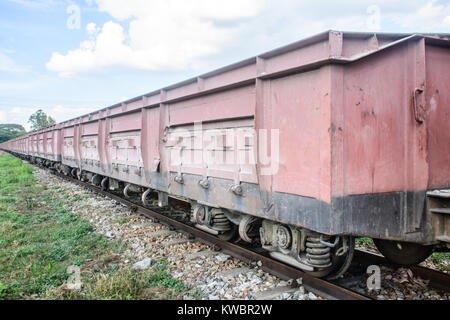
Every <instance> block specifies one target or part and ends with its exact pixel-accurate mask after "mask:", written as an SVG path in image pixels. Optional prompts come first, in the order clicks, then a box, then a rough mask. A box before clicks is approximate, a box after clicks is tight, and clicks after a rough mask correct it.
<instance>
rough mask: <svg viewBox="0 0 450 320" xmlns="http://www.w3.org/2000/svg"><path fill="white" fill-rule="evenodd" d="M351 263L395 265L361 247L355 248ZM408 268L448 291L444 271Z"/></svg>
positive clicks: (430, 284)
mask: <svg viewBox="0 0 450 320" xmlns="http://www.w3.org/2000/svg"><path fill="white" fill-rule="evenodd" d="M353 259H354V260H353V263H354V264H359V265H361V266H363V267H367V266H369V265H384V266H388V267H395V266H394V265H392V264H390V263H389V262H388V261H386V259H385V258H384V257H383V256H382V255H380V254H377V253H374V252H370V251H367V250H363V249H357V250H356V251H355V255H354V257H353ZM409 269H410V270H411V271H412V272H413V273H414V275H416V276H419V277H421V278H422V279H424V280H428V281H429V286H431V287H433V288H435V289H438V290H443V291H446V292H448V291H450V275H449V274H447V273H444V272H439V271H436V270H433V269H430V268H426V267H423V266H411V267H409Z"/></svg>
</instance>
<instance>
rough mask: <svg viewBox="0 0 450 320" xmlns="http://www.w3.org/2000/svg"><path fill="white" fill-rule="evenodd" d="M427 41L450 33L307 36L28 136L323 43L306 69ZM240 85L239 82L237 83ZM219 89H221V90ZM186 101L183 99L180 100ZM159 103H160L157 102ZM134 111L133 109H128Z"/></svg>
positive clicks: (444, 41)
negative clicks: (417, 41) (347, 47)
mask: <svg viewBox="0 0 450 320" xmlns="http://www.w3.org/2000/svg"><path fill="white" fill-rule="evenodd" d="M422 38H424V39H425V41H426V43H427V44H430V45H435V46H443V47H450V33H385V32H347V31H335V30H328V31H325V32H322V33H319V34H316V35H313V36H311V37H307V38H305V39H302V40H300V41H297V42H294V43H291V44H289V45H286V46H282V47H280V48H277V49H274V50H271V51H268V52H266V53H263V54H261V55H258V56H256V57H252V58H248V59H245V60H242V61H240V62H237V63H234V64H231V65H228V66H226V67H222V68H219V69H217V70H214V71H211V72H208V73H205V74H202V75H200V76H197V77H194V78H191V79H188V80H185V81H182V82H179V83H176V84H173V85H170V86H167V87H164V88H162V89H159V90H155V91H152V92H149V93H146V94H143V95H140V96H137V97H135V98H132V99H129V100H126V101H122V102H120V103H117V104H114V105H111V106H108V107H105V108H102V109H99V110H97V111H94V112H91V113H87V114H84V115H80V116H78V117H75V118H73V119H70V120H66V121H63V122H61V123H58V124H56V125H52V126H49V127H47V128H43V129H40V130H36V131H32V132H29V133H28V134H27V135H26V136H28V135H30V134H31V135H36V134H41V133H44V132H46V131H49V130H53V129H61V128H64V127H66V126H71V125H73V124H79V123H85V122H89V121H95V120H97V119H91V118H92V117H93V116H94V115H98V114H101V113H103V114H106V116H109V115H110V114H108V112H109V111H110V110H111V109H113V108H119V107H121V106H127V105H128V104H131V103H135V102H139V101H143V100H145V99H147V100H154V101H153V103H152V104H155V105H156V104H159V103H163V102H166V101H164V100H165V99H162V98H161V96H162V95H164V94H165V93H166V92H169V91H171V90H175V89H179V88H182V87H184V86H188V85H192V84H195V83H198V82H199V81H204V80H205V79H210V78H213V77H215V76H220V75H223V74H225V73H228V72H232V71H234V70H237V69H240V68H245V67H248V66H252V65H253V66H254V67H255V69H256V70H258V64H259V63H264V62H263V61H265V60H270V59H274V58H283V57H282V56H283V55H287V54H289V53H292V52H293V51H299V52H301V51H306V50H307V49H306V48H307V47H310V48H311V47H312V46H316V45H318V44H320V43H323V45H321V46H320V47H318V48H316V49H313V50H311V52H307V53H306V55H310V56H311V55H312V57H311V58H310V59H308V58H307V59H306V60H305V61H304V66H306V67H308V66H310V67H311V68H314V67H318V66H321V65H324V64H328V63H341V64H345V63H350V62H353V61H357V60H360V59H363V58H365V57H367V56H370V55H373V54H375V53H378V52H380V51H383V50H386V49H388V48H390V47H393V46H396V45H398V44H400V43H404V42H405V41H410V40H417V39H422ZM355 41H359V42H362V43H365V45H363V46H362V47H361V46H358V45H356V47H355V48H352V49H347V50H346V49H344V43H347V42H348V43H351V42H355ZM348 45H349V46H355V45H354V44H348ZM289 67H291V69H296V70H299V69H300V68H301V67H302V65H296V66H289ZM287 69H289V68H287V67H286V66H283V68H281V69H280V70H275V71H276V72H275V71H274V72H272V74H274V75H277V74H282V73H283V72H286V71H288V70H287ZM269 76H270V74H269V75H268V74H266V72H262V73H257V72H256V73H255V74H253V75H251V76H244V77H243V80H244V81H243V82H245V81H252V80H254V79H256V78H258V77H262V78H264V77H269ZM236 82H238V81H236ZM230 85H233V83H227V85H225V86H224V87H227V86H230ZM216 89H220V88H219V87H218V88H216ZM157 96H160V97H159V99H150V98H152V97H157ZM179 98H183V97H179ZM156 100H158V101H156ZM149 105H151V104H149V103H145V102H143V107H146V106H149ZM128 111H132V110H128ZM24 137H25V136H23V137H19V138H16V139H13V140H10V142H11V141H16V140H19V139H21V138H24Z"/></svg>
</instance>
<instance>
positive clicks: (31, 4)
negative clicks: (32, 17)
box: [8, 0, 60, 9]
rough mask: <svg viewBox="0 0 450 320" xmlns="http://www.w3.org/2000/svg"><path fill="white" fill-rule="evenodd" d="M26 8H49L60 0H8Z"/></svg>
mask: <svg viewBox="0 0 450 320" xmlns="http://www.w3.org/2000/svg"><path fill="white" fill-rule="evenodd" d="M8 1H9V2H13V3H16V4H18V5H21V6H23V7H26V8H31V9H34V8H40V9H43V8H49V7H50V6H52V5H54V4H56V3H58V2H60V1H58V0H8Z"/></svg>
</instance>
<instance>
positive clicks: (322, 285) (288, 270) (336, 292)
mask: <svg viewBox="0 0 450 320" xmlns="http://www.w3.org/2000/svg"><path fill="white" fill-rule="evenodd" d="M40 168H42V169H47V170H48V168H44V167H40ZM48 171H50V172H51V173H52V174H54V175H55V176H58V177H60V178H62V179H65V180H67V181H69V182H72V183H75V184H77V185H79V186H82V187H85V188H87V189H89V190H91V191H93V192H95V193H97V194H100V195H103V196H105V197H108V198H110V199H112V200H115V201H117V202H119V203H122V204H124V205H125V206H127V207H129V208H130V209H131V210H132V211H133V212H135V213H139V214H142V215H144V216H146V217H148V218H150V219H153V220H157V221H158V222H160V223H162V224H166V225H168V226H169V227H171V228H173V229H176V230H177V231H180V232H182V233H185V234H187V235H188V237H189V238H191V239H193V238H195V239H196V240H198V241H200V242H203V243H205V244H208V245H211V246H213V248H216V249H219V250H221V251H222V252H224V253H226V254H229V255H231V256H233V257H235V258H238V259H240V260H242V261H245V262H247V263H252V262H259V261H260V262H261V263H262V265H261V268H262V269H263V270H264V271H266V272H269V273H271V274H273V275H275V276H278V277H279V278H281V279H283V280H290V279H299V278H301V279H302V285H303V286H304V287H305V289H306V290H308V291H310V292H312V293H314V294H316V295H318V296H320V297H323V298H325V299H329V300H371V298H370V297H368V296H365V295H361V294H359V293H357V292H354V291H351V290H349V289H346V288H343V287H340V286H338V285H336V284H333V283H331V282H328V281H326V280H323V279H319V278H315V277H313V276H310V275H308V274H307V273H304V272H302V271H301V270H299V269H296V268H294V267H292V266H289V265H287V264H284V263H282V262H280V261H277V260H274V259H271V258H269V257H266V256H264V255H261V254H259V253H256V252H254V251H251V250H249V249H246V248H243V247H240V246H238V245H236V244H234V243H231V242H227V241H223V240H220V239H219V238H217V237H215V236H214V235H212V234H209V233H207V232H205V231H202V230H200V229H197V228H195V227H192V226H189V225H187V224H184V223H182V222H179V221H177V220H174V219H172V218H169V217H167V216H165V215H162V214H160V213H158V212H156V211H153V210H151V209H148V208H145V207H143V206H141V205H137V204H136V203H133V202H131V201H128V200H126V199H124V198H122V197H119V196H118V195H115V194H112V193H110V192H107V191H103V190H101V189H100V188H98V187H96V186H94V185H92V184H90V183H86V182H82V181H80V180H77V179H75V178H72V177H69V176H65V175H63V174H60V173H57V172H56V171H54V170H48Z"/></svg>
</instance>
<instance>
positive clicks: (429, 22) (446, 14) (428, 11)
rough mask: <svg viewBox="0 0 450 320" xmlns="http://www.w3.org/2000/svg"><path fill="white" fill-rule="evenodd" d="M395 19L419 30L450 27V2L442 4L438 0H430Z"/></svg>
mask: <svg viewBox="0 0 450 320" xmlns="http://www.w3.org/2000/svg"><path fill="white" fill-rule="evenodd" d="M395 20H396V21H397V22H398V23H399V24H400V25H402V26H403V27H407V28H416V29H417V30H418V31H436V30H437V29H441V28H442V27H447V28H448V27H450V4H446V5H444V4H440V3H439V2H438V1H437V0H430V1H429V2H427V3H426V4H425V5H422V6H421V7H419V8H418V9H417V10H416V11H414V12H411V13H408V14H405V15H400V16H398V17H397V18H395Z"/></svg>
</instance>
